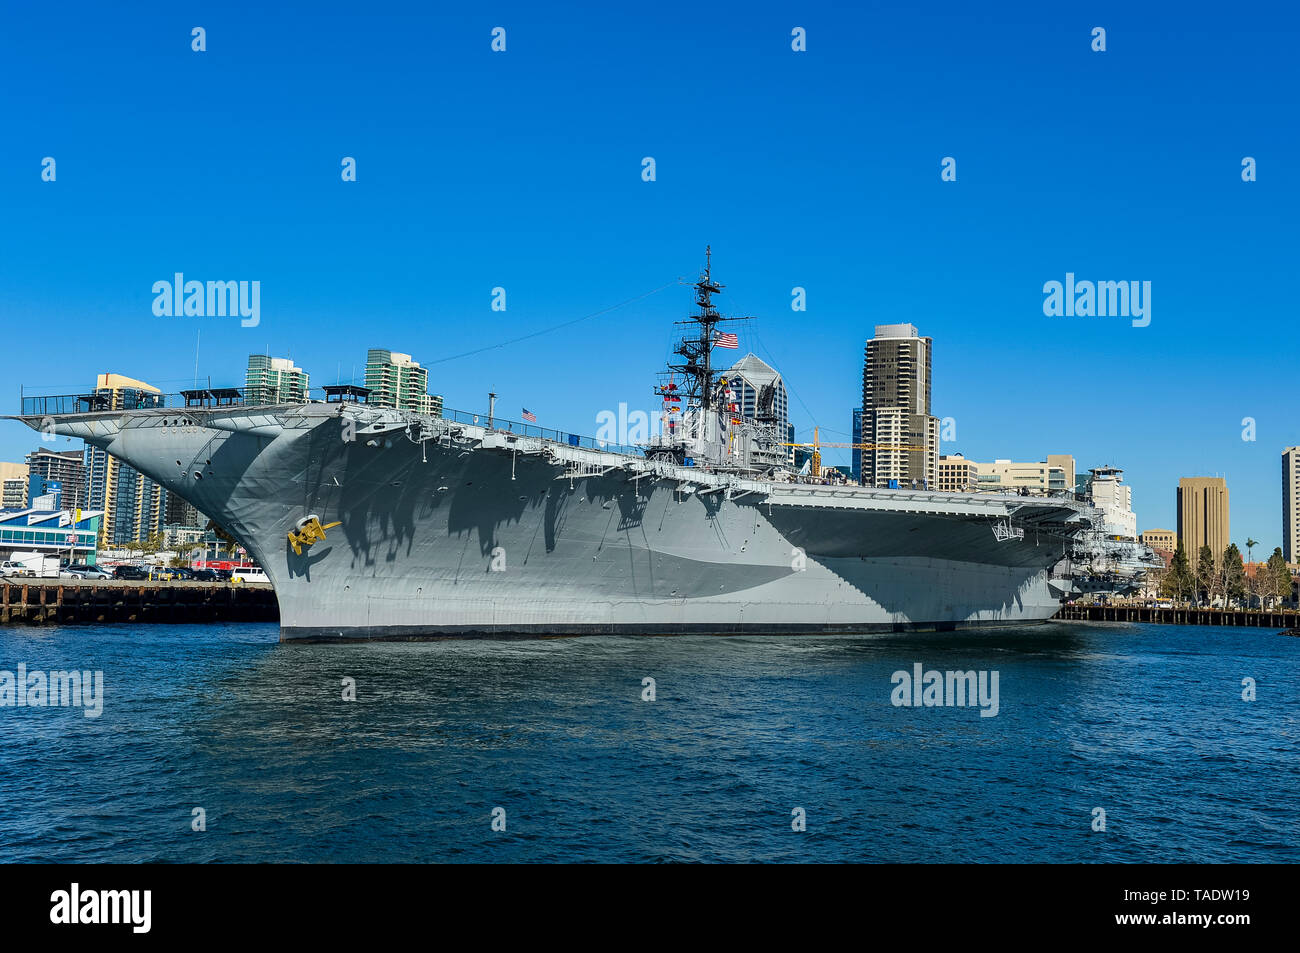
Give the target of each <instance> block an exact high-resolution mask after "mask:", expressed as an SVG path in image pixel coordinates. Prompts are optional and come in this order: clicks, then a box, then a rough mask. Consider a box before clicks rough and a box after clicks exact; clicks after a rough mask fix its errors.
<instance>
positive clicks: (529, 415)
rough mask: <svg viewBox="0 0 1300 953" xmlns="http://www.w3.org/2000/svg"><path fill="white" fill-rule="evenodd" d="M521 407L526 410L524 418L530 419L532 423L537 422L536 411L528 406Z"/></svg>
mask: <svg viewBox="0 0 1300 953" xmlns="http://www.w3.org/2000/svg"><path fill="white" fill-rule="evenodd" d="M521 409H522V410H523V412H524V420H526V421H528V422H529V423H530V424H535V423H537V415H536V414H535V413H533V412H532V411H531V410H529V409H528V408H527V407H523V408H521Z"/></svg>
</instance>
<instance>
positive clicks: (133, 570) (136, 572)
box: [113, 566, 149, 582]
mask: <svg viewBox="0 0 1300 953" xmlns="http://www.w3.org/2000/svg"><path fill="white" fill-rule="evenodd" d="M113 578H114V579H127V580H130V581H132V582H140V581H143V580H145V579H148V578H149V570H147V569H146V568H145V567H143V566H118V567H117V568H116V569H114V570H113Z"/></svg>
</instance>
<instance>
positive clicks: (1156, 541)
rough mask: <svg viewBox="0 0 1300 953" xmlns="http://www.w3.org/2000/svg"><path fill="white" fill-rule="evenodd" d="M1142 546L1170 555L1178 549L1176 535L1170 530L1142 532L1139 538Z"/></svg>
mask: <svg viewBox="0 0 1300 953" xmlns="http://www.w3.org/2000/svg"><path fill="white" fill-rule="evenodd" d="M1140 539H1141V540H1142V544H1143V545H1144V546H1150V547H1151V548H1152V549H1158V550H1160V551H1161V552H1165V553H1170V554H1171V555H1172V554H1173V553H1174V552H1176V551H1177V549H1178V534H1177V533H1175V532H1174V531H1173V530H1171V529H1148V530H1143V531H1142V535H1141V537H1140Z"/></svg>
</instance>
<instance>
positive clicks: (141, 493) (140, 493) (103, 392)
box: [85, 374, 167, 547]
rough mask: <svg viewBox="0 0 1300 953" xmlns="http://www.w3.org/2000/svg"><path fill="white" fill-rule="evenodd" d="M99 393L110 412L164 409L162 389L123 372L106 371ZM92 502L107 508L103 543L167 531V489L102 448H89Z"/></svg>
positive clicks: (102, 527) (98, 507)
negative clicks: (124, 409) (150, 408)
mask: <svg viewBox="0 0 1300 953" xmlns="http://www.w3.org/2000/svg"><path fill="white" fill-rule="evenodd" d="M95 396H96V397H98V398H99V399H100V404H99V406H101V407H103V409H105V410H117V409H121V408H127V407H131V408H137V407H160V406H162V396H161V394H160V392H159V390H158V388H156V387H153V386H151V385H149V384H146V383H144V382H143V381H137V380H132V379H131V378H129V377H123V376H122V375H120V374H100V375H99V377H98V378H97V379H96V381H95ZM85 460H86V464H85V465H86V487H87V492H86V498H87V499H86V502H87V503H88V504H89V506H90V508H91V509H95V510H103V511H104V519H103V520H102V521H101V523H100V529H99V533H100V540H99V542H100V546H101V547H106V546H111V545H113V544H116V543H127V542H131V541H133V540H137V539H146V538H148V537H149V536H152V535H154V534H155V533H160V532H162V528H163V523H164V516H165V513H166V507H167V491H166V490H164V489H163V488H162V487H161V486H159V485H158V484H157V483H154V481H153V480H150V479H149V478H148V477H147V476H145V475H144V474H142V473H140V472H139V471H138V470H135V469H132V468H131V467H129V466H127V465H126V464H125V463H122V462H121V461H120V460H118V459H117V458H116V457H113V456H110V455H109V454H108V453H106V452H105V451H103V450H101V449H99V448H98V447H91V446H87V447H86V455H85Z"/></svg>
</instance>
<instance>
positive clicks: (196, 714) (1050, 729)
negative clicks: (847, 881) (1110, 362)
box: [0, 624, 1300, 863]
mask: <svg viewBox="0 0 1300 953" xmlns="http://www.w3.org/2000/svg"><path fill="white" fill-rule="evenodd" d="M20 662H22V663H25V664H26V666H27V669H28V670H29V671H34V670H47V671H48V670H60V669H72V668H76V669H89V670H96V669H98V670H102V671H103V673H104V681H105V700H104V708H103V713H102V715H101V716H100V717H98V718H86V717H84V715H83V713H82V712H81V711H79V710H76V709H72V708H57V709H51V708H15V707H5V708H0V861H6V862H14V861H99V862H106V861H126V862H131V861H177V862H212V861H216V862H226V861H241V862H249V861H276V862H294V861H313V862H319V861H361V862H366V861H908V862H930V861H1028V862H1040V861H1048V862H1068V863H1074V862H1114V861H1121V862H1123V861H1145V862H1205V861H1213V862H1241V861H1245V862H1259V861H1264V862H1280V861H1285V862H1296V861H1298V860H1300V794H1298V793H1297V792H1300V757H1297V755H1298V753H1300V748H1298V744H1300V640H1298V639H1294V638H1286V637H1283V636H1280V635H1278V634H1277V633H1276V632H1275V631H1273V630H1267V629H1229V628H1199V627H1196V628H1183V627H1172V626H1145V625H1122V624H1104V625H1102V624H1099V625H1090V624H1052V625H1049V626H1037V627H1032V628H1025V629H1006V630H996V631H987V632H982V633H976V634H964V633H963V634H940V635H935V634H931V635H889V636H878V637H843V636H837V637H822V636H805V637H782V638H776V637H772V638H759V637H725V638H710V637H672V638H644V637H643V638H632V637H629V638H621V637H610V638H574V639H551V640H541V641H461V642H440V643H394V644H369V645H335V646H330V645H281V644H279V643H278V642H277V630H276V627H275V626H274V625H207V626H164V625H153V626H148V627H138V626H137V627H132V626H85V627H67V628H50V629H20V628H6V629H0V670H10V671H13V670H15V669H16V667H17V665H18V663H20ZM917 662H920V663H922V665H923V666H924V667H925V668H926V669H938V670H969V669H974V670H977V671H979V670H985V671H996V672H998V676H999V680H998V685H999V711H998V714H997V715H996V716H995V717H981V716H980V710H979V708H977V707H931V708H926V707H921V708H911V707H897V706H895V705H893V704H891V693H892V692H893V690H894V684H893V682H892V681H891V676H892V675H893V673H894V672H895V671H898V670H906V671H909V672H910V671H911V670H912V666H913V665H914V664H915V663H917ZM647 677H649V678H653V679H654V680H655V692H656V698H655V700H654V701H643V700H642V693H643V682H642V680H643V679H644V678H647ZM346 678H350V679H355V683H356V701H355V702H348V701H344V700H343V697H342V695H343V688H342V684H343V680H344V679H346ZM1245 678H1251V679H1254V680H1255V682H1256V683H1257V689H1256V691H1257V693H1258V696H1257V698H1256V700H1254V701H1244V700H1243V699H1242V692H1243V687H1242V680H1243V679H1245ZM196 807H201V808H203V810H204V812H205V814H206V830H204V831H195V830H193V829H192V816H193V815H192V812H193V809H194V808H196ZM498 807H499V808H503V809H504V811H505V826H506V829H505V830H504V831H494V830H493V829H492V813H493V809H494V808H498ZM796 808H802V809H803V811H804V814H805V816H806V827H807V829H806V830H805V831H801V832H800V831H794V830H792V820H793V818H794V815H792V811H794V809H796ZM1095 808H1103V809H1104V810H1105V819H1106V829H1105V830H1104V831H1095V830H1093V826H1094V809H1095Z"/></svg>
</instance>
